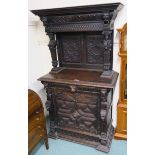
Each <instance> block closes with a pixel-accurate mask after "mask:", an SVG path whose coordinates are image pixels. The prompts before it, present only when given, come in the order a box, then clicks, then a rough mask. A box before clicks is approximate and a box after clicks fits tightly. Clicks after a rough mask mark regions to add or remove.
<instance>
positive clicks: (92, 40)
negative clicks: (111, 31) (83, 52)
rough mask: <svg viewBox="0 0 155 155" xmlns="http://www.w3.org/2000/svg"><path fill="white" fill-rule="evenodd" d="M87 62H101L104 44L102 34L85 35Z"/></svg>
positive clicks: (102, 60)
mask: <svg viewBox="0 0 155 155" xmlns="http://www.w3.org/2000/svg"><path fill="white" fill-rule="evenodd" d="M87 52H88V60H87V61H88V63H91V64H103V62H104V58H103V55H104V54H103V53H104V44H103V36H102V35H88V37H87Z"/></svg>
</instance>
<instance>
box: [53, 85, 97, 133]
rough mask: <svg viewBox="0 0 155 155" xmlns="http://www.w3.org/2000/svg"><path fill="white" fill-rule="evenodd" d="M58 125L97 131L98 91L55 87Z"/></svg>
mask: <svg viewBox="0 0 155 155" xmlns="http://www.w3.org/2000/svg"><path fill="white" fill-rule="evenodd" d="M55 94H56V98H55V100H56V104H57V115H58V126H60V127H63V128H71V129H76V130H79V131H86V132H91V133H94V134H96V133H97V104H98V103H97V101H98V94H97V93H90V92H89V93H88V92H84V91H82V92H71V91H70V90H69V89H63V88H57V89H55Z"/></svg>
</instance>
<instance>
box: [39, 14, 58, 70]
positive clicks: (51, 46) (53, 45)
mask: <svg viewBox="0 0 155 155" xmlns="http://www.w3.org/2000/svg"><path fill="white" fill-rule="evenodd" d="M40 20H41V21H42V22H43V24H44V26H45V32H46V34H47V35H48V36H49V39H50V41H49V44H48V47H49V49H50V53H51V57H52V66H53V69H52V71H55V70H57V66H58V60H57V53H56V47H57V41H56V38H55V34H54V33H53V32H51V31H50V25H49V21H48V17H40Z"/></svg>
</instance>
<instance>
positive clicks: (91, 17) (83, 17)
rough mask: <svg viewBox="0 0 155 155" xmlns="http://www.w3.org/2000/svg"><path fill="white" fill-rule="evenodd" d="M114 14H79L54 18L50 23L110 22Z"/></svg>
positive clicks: (50, 19)
mask: <svg viewBox="0 0 155 155" xmlns="http://www.w3.org/2000/svg"><path fill="white" fill-rule="evenodd" d="M112 15H113V13H112V12H107V13H90V14H78V15H66V16H52V17H51V18H49V21H50V22H51V23H52V24H62V23H69V22H71V23H72V22H83V21H105V20H106V21H108V23H109V22H110V20H111V18H112Z"/></svg>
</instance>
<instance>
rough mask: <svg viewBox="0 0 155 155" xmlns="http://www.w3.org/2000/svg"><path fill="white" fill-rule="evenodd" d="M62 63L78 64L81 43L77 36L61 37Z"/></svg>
mask: <svg viewBox="0 0 155 155" xmlns="http://www.w3.org/2000/svg"><path fill="white" fill-rule="evenodd" d="M62 46H63V61H64V62H72V63H79V62H80V60H81V57H80V50H81V42H80V36H79V35H62Z"/></svg>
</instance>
